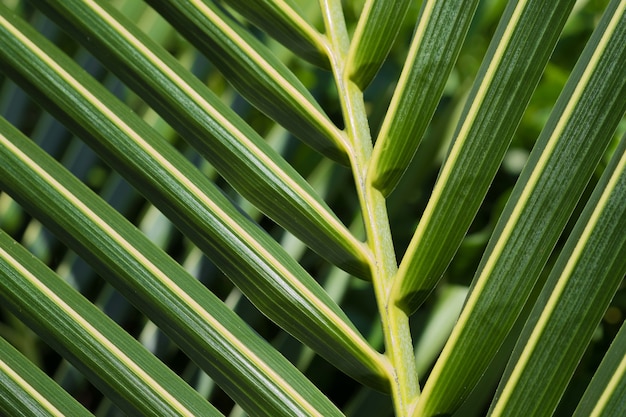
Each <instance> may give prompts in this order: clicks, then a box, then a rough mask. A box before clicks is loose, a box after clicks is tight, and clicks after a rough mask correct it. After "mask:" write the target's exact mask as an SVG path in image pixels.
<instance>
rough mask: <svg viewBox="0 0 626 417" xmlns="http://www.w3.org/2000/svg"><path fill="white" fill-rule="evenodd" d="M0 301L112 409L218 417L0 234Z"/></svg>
mask: <svg viewBox="0 0 626 417" xmlns="http://www.w3.org/2000/svg"><path fill="white" fill-rule="evenodd" d="M0 268H1V271H2V274H1V275H2V276H3V279H2V280H0V282H1V288H0V298H1V299H2V300H3V302H4V304H5V305H7V306H9V307H10V309H11V310H12V312H13V313H14V314H16V315H17V316H18V317H20V318H22V320H24V321H25V322H26V323H27V324H29V326H30V327H32V328H34V329H36V330H37V332H38V333H39V334H40V335H41V336H42V337H43V338H45V339H46V340H47V341H48V343H50V344H51V345H53V346H54V347H55V349H56V350H58V351H59V352H61V353H62V354H63V355H64V356H66V357H67V358H69V359H70V360H71V361H72V363H73V364H75V366H77V367H78V368H79V369H80V370H81V371H82V372H83V373H84V374H85V375H86V376H88V377H89V378H90V379H91V380H92V381H93V382H94V383H95V384H96V385H97V386H98V387H99V388H100V389H101V390H102V391H103V392H105V393H106V394H107V395H108V396H109V397H110V398H112V399H113V400H115V401H116V403H117V405H118V406H119V407H120V408H122V409H123V410H126V411H127V412H128V413H130V414H134V413H138V414H141V415H146V416H159V415H163V414H164V413H165V414H171V415H181V416H182V415H187V416H193V415H208V416H221V413H219V412H218V411H217V410H216V409H215V408H214V407H213V406H212V405H211V404H209V403H208V402H207V401H206V400H204V398H202V397H201V396H200V395H199V394H198V393H197V392H195V391H194V390H193V389H191V387H189V386H188V385H187V384H186V383H185V382H184V381H183V380H182V379H180V378H179V377H178V376H177V375H176V374H174V372H173V371H171V370H170V369H169V368H167V367H166V366H165V365H163V364H162V363H161V362H159V360H158V359H156V358H155V357H154V356H152V355H151V354H150V353H149V352H148V351H147V350H146V349H145V348H144V347H143V346H141V345H140V344H139V343H138V342H137V341H136V340H134V339H133V338H132V337H131V336H130V335H129V334H128V333H126V332H125V331H124V330H123V329H121V328H120V327H119V326H117V324H115V323H114V322H113V321H112V320H111V319H109V318H108V317H106V316H105V315H104V314H103V313H102V312H100V311H99V310H98V309H97V308H96V307H95V306H93V305H92V304H91V303H89V302H88V301H87V300H86V299H84V298H83V297H82V296H81V295H80V294H78V293H77V292H76V291H75V290H74V289H72V288H71V287H70V286H69V285H68V284H66V283H65V281H63V280H62V279H61V278H60V277H59V276H57V275H56V274H55V273H54V272H52V271H50V270H49V269H48V268H47V267H46V266H45V265H44V264H43V263H41V262H40V261H39V260H34V259H33V256H32V254H31V253H30V252H28V251H27V250H26V249H25V248H23V247H22V246H20V245H17V242H15V241H14V240H12V239H11V238H10V237H8V236H7V235H6V234H5V233H4V232H0Z"/></svg>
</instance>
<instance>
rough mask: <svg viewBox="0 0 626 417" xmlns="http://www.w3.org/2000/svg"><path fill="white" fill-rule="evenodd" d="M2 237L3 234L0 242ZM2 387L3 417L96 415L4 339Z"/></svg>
mask: <svg viewBox="0 0 626 417" xmlns="http://www.w3.org/2000/svg"><path fill="white" fill-rule="evenodd" d="M3 235H4V233H3V232H1V231H0V240H4V239H2V237H3ZM0 250H1V249H0ZM0 387H1V388H0V412H2V413H3V414H4V415H11V416H18V415H30V416H34V415H37V416H55V417H61V416H76V417H79V416H92V415H93V414H91V413H90V412H89V411H87V410H86V409H85V408H84V407H83V406H82V405H80V404H79V403H78V402H77V401H76V400H75V399H74V398H73V397H72V396H70V395H69V394H68V393H67V392H65V391H64V390H63V389H62V388H61V387H59V386H58V385H57V384H56V383H55V382H54V381H53V380H52V379H50V378H49V377H48V376H47V375H46V374H44V373H43V371H42V370H41V369H39V368H37V367H36V366H35V365H33V363H32V362H31V361H30V360H28V359H27V358H25V357H24V356H23V355H22V354H21V353H20V352H19V351H17V349H15V348H14V347H13V346H11V345H10V344H9V343H8V342H7V341H6V340H4V339H3V338H1V337H0Z"/></svg>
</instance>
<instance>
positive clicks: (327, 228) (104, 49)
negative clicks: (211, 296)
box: [35, 0, 370, 278]
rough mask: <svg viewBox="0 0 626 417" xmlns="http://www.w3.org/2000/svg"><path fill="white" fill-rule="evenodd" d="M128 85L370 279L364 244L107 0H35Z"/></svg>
mask: <svg viewBox="0 0 626 417" xmlns="http://www.w3.org/2000/svg"><path fill="white" fill-rule="evenodd" d="M35 3H36V4H37V5H38V6H40V7H41V8H42V9H43V10H44V11H45V12H46V13H48V14H49V15H50V17H52V18H54V19H55V20H56V21H58V22H60V23H61V24H62V26H63V27H64V28H66V30H67V29H71V32H72V34H73V36H74V38H76V39H77V40H78V41H80V42H82V43H83V45H84V46H85V47H86V48H88V49H89V50H90V51H91V52H92V53H93V54H94V55H95V56H96V57H98V58H99V59H100V60H101V61H102V62H103V63H105V65H107V66H108V67H109V68H110V69H111V70H112V71H113V72H115V73H116V74H117V75H118V76H119V77H120V78H121V79H122V80H123V81H124V82H125V83H126V84H128V85H129V86H131V87H132V88H133V89H135V90H136V91H137V92H138V93H139V94H140V95H141V96H142V97H143V98H144V99H145V100H146V101H147V102H148V104H149V105H150V106H152V107H153V108H154V109H156V110H157V111H158V112H159V113H160V114H161V115H162V116H163V117H164V118H165V119H166V120H167V121H168V122H169V124H170V125H171V126H173V127H174V128H175V129H176V130H177V131H178V132H180V133H181V134H182V135H183V137H184V138H185V139H186V140H187V141H188V142H189V143H190V144H191V145H192V146H194V147H195V148H196V149H197V150H198V151H199V152H200V153H201V154H202V155H203V156H204V157H205V158H206V159H207V160H208V161H209V162H211V164H212V165H213V166H214V167H215V168H216V169H217V170H218V172H220V174H221V175H222V176H223V177H224V178H225V179H226V180H227V181H229V182H230V183H231V185H232V186H233V187H234V188H235V189H236V190H237V191H239V192H240V193H241V194H242V195H243V196H244V197H245V198H246V199H248V201H250V202H251V203H253V204H254V205H255V206H256V207H257V208H259V209H260V210H261V211H263V212H264V213H266V214H267V215H268V216H269V217H271V218H272V219H274V220H275V221H276V222H277V223H279V224H280V225H282V226H283V227H285V228H286V229H287V230H289V231H290V232H292V233H293V234H294V235H295V236H296V237H298V238H300V239H301V240H302V241H303V242H304V243H305V244H307V245H308V246H309V247H311V248H312V249H313V250H314V251H316V252H317V253H319V254H320V255H321V256H323V257H324V258H326V259H328V260H329V261H330V262H332V263H334V264H336V265H338V266H340V267H341V268H343V269H345V270H347V271H348V272H350V273H351V274H353V275H356V276H359V277H364V278H367V277H369V274H370V272H369V267H368V265H367V260H366V255H365V254H364V246H363V244H362V243H361V242H359V241H357V240H356V239H355V238H354V237H353V236H352V235H351V234H350V232H349V231H348V230H347V229H346V228H345V226H344V225H343V224H342V223H341V222H340V221H339V220H338V219H337V217H336V216H335V215H334V214H333V213H332V212H331V210H330V209H329V208H328V206H327V205H326V204H325V203H324V201H322V200H321V199H320V198H319V197H318V196H317V193H316V192H315V190H313V188H312V187H311V186H309V184H308V183H307V182H306V181H305V180H304V179H302V177H301V176H300V175H299V174H298V173H297V172H296V170H295V169H293V168H292V167H291V166H290V165H289V164H288V163H287V162H286V161H285V160H284V159H283V158H282V157H281V156H280V155H278V154H277V153H276V152H275V151H274V150H273V149H272V148H270V147H269V146H268V145H267V143H266V142H265V141H264V140H263V138H261V137H260V136H259V135H258V134H257V133H256V132H255V131H254V130H253V129H252V128H251V127H250V126H248V125H247V124H246V123H245V122H244V121H243V120H241V119H240V118H239V116H237V115H236V114H235V112H234V111H232V110H231V109H230V108H228V107H227V106H226V105H224V104H223V103H222V102H221V101H220V99H219V98H218V97H217V96H215V95H214V94H213V93H212V92H211V91H210V90H209V89H208V88H207V87H206V86H205V85H204V84H203V83H202V82H201V81H200V80H198V79H197V78H195V77H194V76H193V75H191V74H189V72H188V71H187V70H186V69H185V68H183V67H182V66H181V65H180V64H179V63H178V62H177V61H176V60H175V59H174V58H172V57H171V55H170V54H169V53H167V52H166V51H165V50H164V49H163V48H161V47H160V46H158V45H157V44H155V43H154V42H153V41H151V40H150V38H148V37H147V36H145V35H144V34H143V33H142V32H141V31H140V30H139V29H138V28H136V27H134V26H133V24H132V23H131V22H129V21H128V20H126V19H125V18H124V17H123V16H121V15H120V14H119V13H116V12H115V10H114V9H112V8H111V7H110V6H108V5H106V4H99V3H98V2H95V1H92V0H87V1H77V0H73V1H46V2H42V1H35Z"/></svg>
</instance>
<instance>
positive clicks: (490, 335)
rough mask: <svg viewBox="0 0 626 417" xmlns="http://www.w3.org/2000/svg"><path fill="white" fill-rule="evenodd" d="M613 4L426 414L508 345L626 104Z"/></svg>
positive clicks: (448, 353) (511, 207)
mask: <svg viewBox="0 0 626 417" xmlns="http://www.w3.org/2000/svg"><path fill="white" fill-rule="evenodd" d="M616 3H619V2H613V3H612V7H611V8H609V9H608V10H607V12H605V15H604V17H603V19H602V20H601V22H600V24H599V26H598V28H597V29H596V31H595V32H594V34H593V36H592V38H591V40H590V41H589V43H588V44H587V46H586V48H585V51H584V52H583V54H582V55H581V58H580V60H579V62H578V63H577V65H576V67H575V69H574V71H573V72H572V75H571V76H570V79H569V80H568V82H567V84H566V86H565V88H564V90H563V92H562V93H561V96H560V97H559V100H558V101H557V104H556V106H555V108H554V110H553V112H552V114H551V116H550V119H549V121H548V122H547V124H546V127H545V128H544V130H543V131H542V133H541V135H540V137H539V139H538V141H537V143H536V145H535V147H534V148H533V151H532V153H531V155H530V158H529V160H528V162H527V164H526V166H525V168H524V170H523V171H522V174H521V176H520V179H519V180H518V182H517V184H516V185H515V188H514V189H513V192H512V195H511V197H510V199H509V201H508V202H507V204H506V207H505V208H504V211H503V213H502V215H501V216H500V219H499V221H498V224H497V225H496V228H495V231H494V233H493V236H492V238H491V240H490V242H489V244H488V246H487V249H486V250H485V255H484V256H483V259H482V260H481V262H480V265H479V267H478V270H477V272H476V275H475V276H474V280H473V283H472V287H471V289H470V295H469V297H468V299H467V301H466V303H465V307H464V309H463V312H462V313H461V316H460V318H459V320H458V322H457V324H456V326H455V328H454V330H453V333H452V335H451V336H450V338H449V340H448V342H447V344H446V346H445V348H444V350H443V352H442V354H441V356H440V358H439V360H438V361H437V363H436V364H435V367H434V368H433V371H432V373H431V376H430V377H429V379H428V381H427V382H426V385H425V386H424V391H423V397H422V400H423V403H420V404H418V412H425V411H426V410H430V412H435V410H436V412H443V411H444V410H451V409H454V408H455V407H457V406H458V405H459V404H460V402H461V401H462V399H463V398H464V397H465V396H466V395H467V394H468V391H469V388H470V387H473V386H474V384H475V383H476V382H477V381H478V378H479V376H480V375H481V374H482V373H483V372H484V370H485V369H486V367H487V366H488V365H489V362H490V361H491V359H492V358H493V357H494V355H495V354H496V352H497V350H498V348H499V347H500V346H501V344H502V343H503V341H504V339H505V337H506V335H507V334H508V332H509V330H510V329H511V327H512V326H513V324H514V322H515V320H516V318H517V317H518V315H519V313H520V311H521V310H522V308H523V306H524V304H525V302H526V300H527V299H528V296H529V294H530V292H531V290H532V288H533V286H534V285H535V283H536V281H537V279H538V277H539V274H540V273H541V270H542V268H543V267H544V265H545V263H546V261H547V259H548V256H549V255H550V253H551V251H552V249H553V248H554V246H555V244H556V242H557V240H558V239H559V237H560V235H561V232H562V230H563V228H564V227H565V224H566V222H567V220H568V218H569V216H570V215H571V213H572V211H573V210H574V207H575V206H576V203H577V201H578V199H579V198H580V196H581V195H582V193H583V191H584V189H585V187H586V184H587V182H588V181H589V178H591V175H592V173H593V171H594V169H595V167H596V165H597V163H598V161H599V160H600V158H601V157H602V154H603V152H604V150H605V149H606V147H607V145H608V143H609V141H610V139H611V135H612V133H613V131H614V130H615V128H616V127H617V125H618V123H619V121H620V119H621V117H622V115H623V114H624V112H625V111H626V103H625V102H624V100H622V97H623V95H624V94H626V80H625V79H624V77H623V74H622V73H623V71H622V68H623V67H624V65H625V64H626V61H625V60H626V51H624V50H623V48H622V47H621V45H622V44H623V41H624V38H623V36H624V27H622V26H620V25H617V26H615V25H609V23H610V22H611V21H612V19H617V20H618V21H619V20H620V19H622V18H623V17H622V14H621V12H620V13H614V12H615V5H616Z"/></svg>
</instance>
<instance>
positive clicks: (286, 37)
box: [226, 0, 330, 69]
mask: <svg viewBox="0 0 626 417" xmlns="http://www.w3.org/2000/svg"><path fill="white" fill-rule="evenodd" d="M226 3H227V4H228V5H229V6H230V7H232V8H233V9H235V10H236V11H237V12H238V13H240V14H241V15H242V16H244V17H245V18H246V19H248V20H249V21H250V22H252V23H254V24H255V25H256V26H258V27H259V28H261V29H262V30H264V31H265V32H267V33H268V34H270V35H271V36H272V37H273V38H274V39H276V40H277V41H279V42H280V43H282V44H283V45H285V46H286V47H287V48H289V49H290V50H291V51H293V52H294V53H296V54H297V55H299V56H300V57H302V58H304V59H306V60H307V61H309V62H310V63H312V64H315V65H317V66H319V67H322V68H324V69H330V65H329V63H328V55H327V54H326V49H327V45H326V41H325V39H324V37H323V36H322V34H321V33H319V32H318V31H317V30H316V29H315V28H313V27H312V26H311V25H310V24H309V23H308V22H307V21H306V20H305V19H304V17H303V13H302V12H301V11H300V10H299V7H298V5H297V4H296V3H295V2H293V1H292V0H226Z"/></svg>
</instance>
